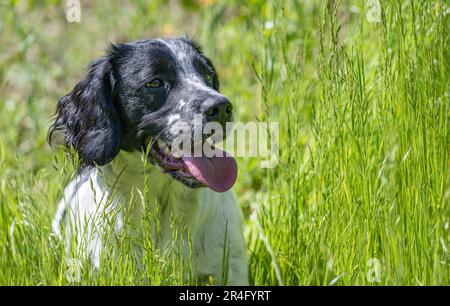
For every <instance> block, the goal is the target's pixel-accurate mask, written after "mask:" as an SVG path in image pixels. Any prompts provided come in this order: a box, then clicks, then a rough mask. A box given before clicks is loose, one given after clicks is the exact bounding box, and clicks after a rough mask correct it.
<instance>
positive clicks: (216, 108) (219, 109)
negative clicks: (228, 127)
mask: <svg viewBox="0 0 450 306" xmlns="http://www.w3.org/2000/svg"><path fill="white" fill-rule="evenodd" d="M204 115H205V117H206V120H207V121H208V122H213V121H215V122H218V123H220V124H221V125H223V126H224V125H225V124H226V123H227V122H229V121H231V120H232V119H233V105H232V104H231V102H230V101H228V99H227V98H225V97H221V98H220V99H214V102H212V103H211V104H210V105H209V106H208V107H207V109H206V110H205V112H204Z"/></svg>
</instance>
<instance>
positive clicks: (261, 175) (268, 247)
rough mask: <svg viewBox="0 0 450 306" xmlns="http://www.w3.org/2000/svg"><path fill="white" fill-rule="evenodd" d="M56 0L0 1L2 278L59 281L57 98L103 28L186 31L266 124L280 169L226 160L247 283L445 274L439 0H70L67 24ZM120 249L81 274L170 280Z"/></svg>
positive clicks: (449, 218)
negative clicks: (238, 212) (274, 130)
mask: <svg viewBox="0 0 450 306" xmlns="http://www.w3.org/2000/svg"><path fill="white" fill-rule="evenodd" d="M64 2H65V1H53V0H47V1H12V0H6V1H1V2H0V285H11V284H21V285H59V284H64V285H66V284H71V283H70V282H69V281H68V279H67V277H65V276H66V272H67V269H68V267H67V263H66V261H65V257H64V248H63V246H62V245H61V243H59V242H58V241H56V240H55V239H54V237H53V236H52V235H51V227H50V225H51V219H52V217H53V214H54V213H55V209H56V203H57V201H58V199H59V198H60V197H61V194H62V190H63V187H64V185H65V184H66V183H67V182H68V181H69V180H70V177H71V169H73V167H72V165H71V163H70V162H69V159H67V158H65V154H64V152H62V151H61V150H59V151H56V152H55V151H53V150H52V149H51V148H50V147H49V145H48V144H47V142H46V136H47V129H48V127H49V126H50V124H51V119H52V115H53V112H54V108H55V106H56V103H57V101H58V98H59V97H60V96H62V95H64V94H65V93H67V92H68V91H70V90H71V89H72V87H73V85H74V84H75V83H76V82H77V81H78V80H79V79H80V77H81V76H82V75H83V74H84V73H85V68H86V66H87V64H88V63H89V61H91V60H92V59H94V58H96V57H99V56H101V55H102V53H103V51H104V49H105V48H106V46H107V43H108V41H111V42H124V41H131V40H138V39H143V38H149V37H156V36H182V35H185V34H187V35H188V36H190V37H194V38H195V39H196V40H197V41H198V42H199V43H200V44H201V45H202V46H203V47H204V50H205V53H206V54H207V55H209V56H210V57H211V58H212V59H213V61H214V64H215V66H216V68H217V69H218V73H219V75H220V78H221V88H222V92H224V93H225V94H226V95H227V96H228V97H229V98H230V100H231V101H232V102H233V103H234V106H235V110H236V112H237V113H236V115H235V117H236V119H238V120H240V121H244V122H247V121H256V120H261V121H276V122H280V132H279V134H280V140H279V141H280V142H279V153H280V157H279V164H278V165H277V167H275V168H272V169H262V168H261V167H260V159H259V158H239V159H238V163H239V169H240V174H241V175H240V176H239V178H238V182H237V184H236V186H235V192H236V194H237V196H238V198H239V200H240V203H241V205H242V209H243V212H244V216H245V235H246V239H247V242H248V253H249V258H250V278H251V283H252V284H255V285H437V284H445V285H450V253H449V249H450V177H449V168H450V158H449V149H450V124H449V119H450V68H449V67H450V36H449V34H450V4H449V2H448V1H445V0H436V1H428V0H413V1H408V0H401V1H381V7H380V9H381V10H380V11H377V6H376V5H374V4H373V3H374V2H377V1H362V0H359V1H358V0H354V1H350V0H349V1H344V0H342V1H337V0H336V1H332V0H330V1H313V0H303V1H267V2H266V1H259V0H252V1H246V2H240V1H225V0H223V1H222V0H216V1H215V0H198V1H189V0H185V1H180V2H177V1H171V2H170V4H169V5H167V4H166V1H157V0H152V1H135V2H133V3H134V4H133V5H131V4H125V2H124V1H95V2H94V1H81V22H80V23H69V22H67V20H66V16H65V5H64ZM378 12H379V13H380V14H379V18H378V19H377V18H376V17H377V13H378ZM143 243H144V244H145V243H146V242H145V241H144V242H143ZM124 245H125V246H124V247H123V248H122V250H121V253H120V255H119V259H118V260H119V264H116V262H115V260H114V259H113V258H104V263H105V264H104V265H103V266H102V268H101V269H100V271H99V272H98V273H91V272H90V271H89V269H83V275H82V276H83V277H82V282H81V284H86V285H88V284H99V285H109V284H115V285H126V284H154V285H158V284H174V285H177V284H182V283H183V276H182V275H183V267H180V266H179V264H177V262H176V261H168V260H166V259H164V258H160V257H158V256H157V254H153V253H152V251H153V250H152V249H151V248H150V249H148V254H147V256H146V257H145V261H144V267H143V268H142V267H138V265H137V264H136V263H135V262H134V261H133V259H132V255H131V254H130V253H131V252H129V248H127V247H126V244H124ZM77 284H78V283H77Z"/></svg>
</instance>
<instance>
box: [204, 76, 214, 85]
mask: <svg viewBox="0 0 450 306" xmlns="http://www.w3.org/2000/svg"><path fill="white" fill-rule="evenodd" d="M205 81H206V83H208V85H212V84H213V76H212V75H211V74H206V75H205Z"/></svg>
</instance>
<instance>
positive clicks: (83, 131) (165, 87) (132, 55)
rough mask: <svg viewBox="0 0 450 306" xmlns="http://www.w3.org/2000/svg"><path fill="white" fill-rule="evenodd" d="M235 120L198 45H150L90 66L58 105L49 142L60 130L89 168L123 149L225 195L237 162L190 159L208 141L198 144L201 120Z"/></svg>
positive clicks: (111, 53)
mask: <svg viewBox="0 0 450 306" xmlns="http://www.w3.org/2000/svg"><path fill="white" fill-rule="evenodd" d="M232 117H233V111H232V105H231V103H230V102H229V101H228V99H227V98H226V97H225V96H224V95H222V94H221V93H220V92H219V81H218V77H217V74H216V71H215V69H214V66H213V65H212V63H211V61H210V60H209V59H208V58H207V57H206V56H205V55H203V54H202V52H201V51H200V49H199V47H198V46H197V45H196V44H194V43H193V42H192V41H189V40H187V39H156V40H145V41H138V42H132V43H126V44H120V45H112V46H111V48H110V49H109V50H108V53H107V55H106V56H105V57H103V58H100V59H98V60H96V61H94V62H92V63H91V65H90V69H89V72H88V73H87V75H86V77H85V78H84V79H83V80H81V81H80V82H79V83H78V84H76V85H75V87H74V89H73V90H72V91H71V92H70V93H69V94H67V95H65V96H64V97H62V98H61V99H60V101H59V103H58V107H57V117H56V120H55V123H54V125H53V126H52V128H51V130H50V139H51V135H52V134H53V132H54V131H57V130H60V131H62V132H63V133H64V142H65V145H66V146H67V147H71V148H74V149H75V150H76V151H77V152H78V155H79V158H80V160H81V163H82V165H83V166H93V165H105V164H107V163H109V162H110V161H111V160H113V159H114V158H115V157H116V156H117V154H118V153H119V151H120V150H126V151H135V150H140V151H142V152H143V154H146V156H147V158H148V160H149V161H150V162H151V163H153V164H155V165H157V166H159V167H160V168H162V169H163V171H165V172H166V173H167V174H168V175H171V176H172V177H173V178H174V179H176V180H179V181H181V182H182V183H184V184H185V185H187V186H189V187H192V188H194V187H200V186H208V187H210V188H211V189H213V190H215V191H225V190H228V189H229V188H231V186H232V185H233V184H234V182H235V180H236V175H237V166H236V162H235V160H234V159H233V158H232V157H229V156H224V157H220V156H213V157H205V156H197V155H195V156H193V155H192V154H189V153H191V152H192V148H195V147H198V146H202V145H203V144H204V142H205V140H206V138H208V136H210V135H205V134H203V133H202V134H201V137H195V135H198V133H194V132H195V129H196V128H195V127H194V125H195V121H196V118H197V119H200V124H201V126H204V125H205V124H207V123H209V122H216V123H218V124H219V125H220V126H221V127H223V128H225V125H226V123H227V122H229V121H232ZM197 121H198V120H197ZM197 123H198V122H197ZM186 130H189V131H190V132H189V133H186ZM194 134H195V135H194ZM180 135H184V136H182V137H181V136H180ZM180 137H181V139H183V137H184V140H183V143H184V144H186V142H185V140H186V138H189V142H188V144H192V148H191V146H189V149H186V148H183V146H182V145H181V146H180V141H179V140H180ZM175 144H176V149H175ZM185 147H186V145H185Z"/></svg>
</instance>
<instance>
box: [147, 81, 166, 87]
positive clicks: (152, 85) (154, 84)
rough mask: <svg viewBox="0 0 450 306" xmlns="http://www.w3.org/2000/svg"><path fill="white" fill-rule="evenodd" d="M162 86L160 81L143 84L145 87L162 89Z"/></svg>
mask: <svg viewBox="0 0 450 306" xmlns="http://www.w3.org/2000/svg"><path fill="white" fill-rule="evenodd" d="M163 85H164V83H163V81H161V80H160V79H154V80H152V81H151V82H149V83H147V84H145V87H150V88H159V87H162V86H163Z"/></svg>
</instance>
